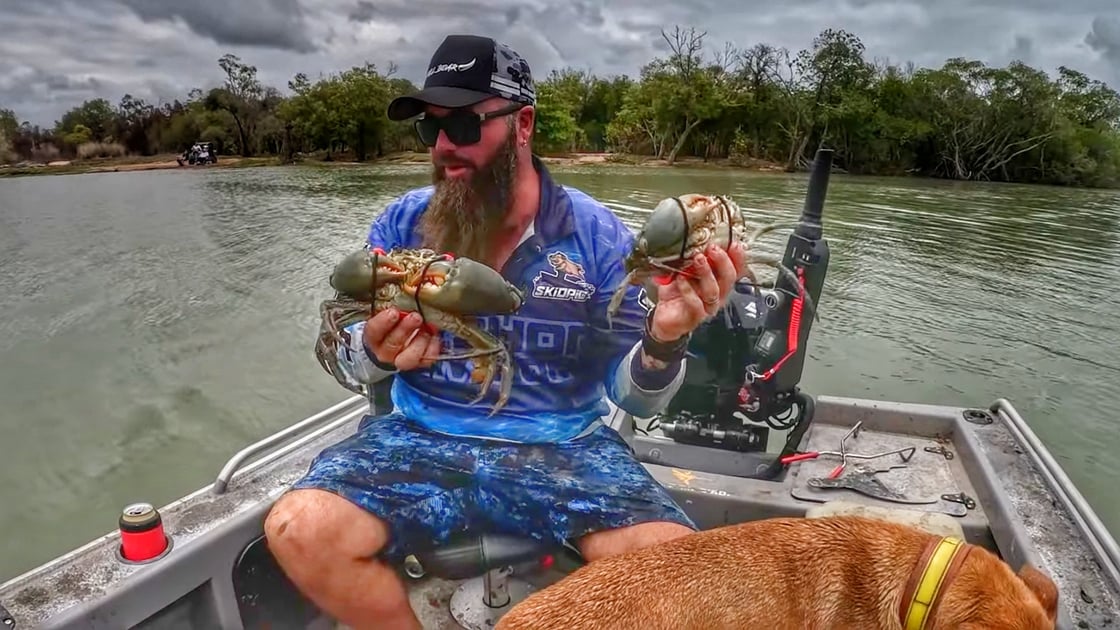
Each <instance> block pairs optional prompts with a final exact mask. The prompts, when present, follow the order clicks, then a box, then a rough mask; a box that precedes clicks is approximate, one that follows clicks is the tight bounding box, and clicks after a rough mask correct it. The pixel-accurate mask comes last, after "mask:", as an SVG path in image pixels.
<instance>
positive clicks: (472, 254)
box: [417, 128, 517, 263]
mask: <svg viewBox="0 0 1120 630" xmlns="http://www.w3.org/2000/svg"><path fill="white" fill-rule="evenodd" d="M516 177H517V138H516V134H515V133H514V130H513V129H512V128H511V129H510V133H509V135H508V136H507V137H506V141H505V143H504V144H503V145H502V147H501V148H500V149H499V150H498V153H497V155H495V156H494V159H492V160H490V162H489V163H488V164H487V165H486V166H484V167H483V168H481V169H479V170H478V171H477V172H475V173H474V175H472V176H471V177H470V178H469V181H467V180H462V179H447V178H446V176H445V174H444V169H443V167H442V166H435V167H434V168H433V169H432V183H433V184H435V193H433V195H432V198H431V200H430V201H429V202H428V208H427V210H425V211H424V213H423V215H421V217H420V223H419V225H418V226H417V229H418V230H419V231H420V236H421V238H422V239H423V243H424V246H425V247H430V248H432V249H434V250H436V251H438V252H449V253H452V254H454V255H456V256H462V257H465V258H471V259H473V260H477V261H479V262H484V263H486V262H489V256H490V254H491V253H492V251H491V250H492V249H493V246H494V236H495V234H497V233H498V231H499V230H500V229H501V228H502V225H503V223H504V222H505V220H506V216H507V215H508V213H509V209H510V206H511V205H512V201H513V185H514V182H515V181H516Z"/></svg>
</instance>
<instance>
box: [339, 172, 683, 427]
mask: <svg viewBox="0 0 1120 630" xmlns="http://www.w3.org/2000/svg"><path fill="white" fill-rule="evenodd" d="M533 165H534V167H535V168H536V169H537V171H538V173H539V174H540V179H541V191H540V193H541V194H540V208H539V210H538V213H537V216H536V218H535V219H534V221H533V223H532V225H531V227H530V229H529V230H527V233H526V236H525V237H524V238H523V240H522V242H521V244H520V245H519V246H518V247H517V248H516V249H515V250H514V253H513V255H512V256H511V257H510V259H509V261H508V262H507V263H506V264H505V267H504V268H503V269H502V270H501V273H502V275H503V276H504V277H505V279H506V280H507V281H509V282H510V283H511V284H513V285H514V286H517V287H518V288H520V289H521V291H522V292H523V294H524V296H525V302H524V304H523V305H522V307H521V308H520V310H519V311H518V312H517V313H515V314H512V315H491V316H482V317H479V318H478V326H479V327H481V328H483V329H485V330H486V331H487V332H489V333H490V334H491V335H494V336H495V337H497V338H499V339H502V340H503V341H504V343H505V345H506V347H507V348H508V349H509V351H510V357H511V359H512V365H511V370H510V373H511V375H512V378H513V386H512V390H511V393H510V397H509V401H508V402H507V403H506V405H505V407H503V408H502V409H501V410H499V411H498V413H496V414H494V415H493V416H490V417H488V414H489V413H490V411H491V409H492V407H493V405H494V403H495V402H496V401H497V397H498V393H499V385H500V383H499V380H500V374H499V376H498V378H496V379H495V382H494V383H493V384H492V385H491V388H490V391H489V392H488V393H487V395H486V396H485V397H484V398H483V399H482V400H480V401H479V402H478V403H476V404H473V405H472V404H470V401H471V400H473V399H474V398H475V397H476V396H477V395H478V393H479V384H476V383H474V382H472V381H471V378H470V367H471V366H470V365H469V364H468V362H467V360H444V361H437V362H436V363H435V365H433V366H432V367H430V368H420V369H416V370H409V371H405V372H386V371H384V370H381V369H380V368H378V367H377V366H376V365H374V363H373V360H372V358H371V357H370V355H369V354H368V352H367V350H366V349H365V347H364V344H363V343H362V339H363V337H362V332H363V329H364V327H365V322H364V321H363V322H359V323H357V324H353V325H351V326H349V327H348V329H347V330H348V331H349V333H350V334H349V335H346V336H345V337H348V338H349V341H348V345H344V346H341V347H340V348H339V352H338V357H337V358H338V366H339V368H340V371H341V372H342V374H343V375H344V378H345V380H347V381H348V382H350V383H351V384H353V385H358V384H362V385H369V384H372V383H374V382H377V381H378V380H381V379H383V378H385V377H386V376H388V375H389V374H395V378H394V383H393V387H392V394H391V395H392V400H393V405H394V407H395V409H396V410H397V411H400V412H402V413H404V414H405V415H406V416H407V417H408V418H410V419H412V420H413V421H415V422H417V423H418V424H420V425H421V426H423V427H425V428H427V429H429V430H432V431H435V432H439V433H444V434H449V435H456V436H465V437H479V438H486V439H494V440H504V441H510V442H522V443H524V442H563V441H567V440H571V439H575V438H578V437H580V436H581V435H584V434H586V433H587V432H589V431H590V430H593V429H594V428H595V427H596V426H598V425H597V421H598V419H599V418H600V417H602V416H603V415H605V414H606V413H608V412H609V410H610V408H609V406H608V405H607V402H606V400H605V397H609V398H610V400H611V401H613V402H614V403H615V404H616V405H617V406H618V407H619V408H621V409H623V410H625V411H628V412H629V413H631V414H633V415H635V416H637V417H643V418H648V417H651V416H653V415H655V414H656V413H657V412H658V411H660V410H661V409H663V408H664V407H665V406H666V405H667V404H668V402H669V400H670V399H671V398H672V396H673V395H674V394H675V393H676V391H677V390H678V388H679V387H680V384H681V382H682V380H683V378H684V373H685V366H684V360H683V359H682V360H681V361H680V362H679V363H677V364H675V365H671V366H669V367H668V368H667V369H665V370H659V371H654V372H651V371H647V370H645V369H644V368H642V367H641V361H640V358H639V356H638V355H639V352H640V345H641V338H642V332H643V330H644V328H645V319H646V317H647V315H648V313H649V312H650V310H651V309H652V308H653V305H652V303H651V302H650V301H649V300H648V298H647V297H646V295H645V290H644V289H643V288H641V287H638V286H630V287H629V289H628V291H627V293H626V297H625V299H624V301H623V303H622V306H621V308H620V309H619V311H618V313H616V314H615V315H614V316H613V317H612V322H611V323H612V326H611V327H610V328H608V326H607V318H606V310H607V304H608V302H609V301H610V299H611V296H612V295H613V293H614V291H615V289H616V288H617V287H618V286H619V284H620V283H621V282H622V281H623V280H624V279H625V276H626V271H625V269H624V268H623V260H624V259H625V257H626V256H627V255H628V254H629V252H630V250H631V248H632V247H633V244H634V233H633V232H632V231H631V230H630V229H629V228H628V227H626V225H625V224H623V223H622V221H621V220H620V219H619V218H618V217H617V216H615V214H614V213H613V212H611V211H610V210H609V209H608V208H607V207H606V206H604V205H603V204H601V203H599V202H598V201H596V200H594V199H592V198H591V197H590V196H589V195H587V194H585V193H583V192H581V191H580V190H578V189H575V188H571V187H568V186H561V185H558V184H556V183H555V181H554V180H553V179H552V177H551V175H549V173H548V170H547V169H546V168H545V166H544V164H543V163H541V162H540V160H538V159H536V158H534V160H533ZM433 192H434V188H433V187H431V186H427V187H424V188H419V189H415V190H412V191H409V192H407V193H405V194H404V195H402V196H401V197H399V198H398V199H396V200H395V201H393V202H392V203H391V204H390V205H389V206H388V207H387V208H386V209H385V211H384V212H383V213H381V214H380V215H378V216H377V217H376V218H375V219H374V221H373V223H372V225H371V226H370V230H369V235H368V245H369V247H371V248H377V247H380V248H381V249H383V250H385V251H389V250H390V249H392V248H394V247H405V248H412V247H419V246H420V235H419V234H418V233H417V231H416V230H415V226H416V225H417V222H418V219H419V217H420V215H421V213H423V211H424V209H425V208H427V206H428V201H429V199H430V198H431V196H432V193H433ZM441 334H442V336H443V346H444V353H458V352H460V351H463V350H467V349H469V346H467V344H466V343H465V342H463V341H462V340H460V339H458V338H456V337H454V336H453V335H452V334H451V333H450V332H447V331H442V333H441Z"/></svg>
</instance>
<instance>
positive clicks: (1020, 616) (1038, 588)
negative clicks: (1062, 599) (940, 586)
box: [932, 552, 1058, 630]
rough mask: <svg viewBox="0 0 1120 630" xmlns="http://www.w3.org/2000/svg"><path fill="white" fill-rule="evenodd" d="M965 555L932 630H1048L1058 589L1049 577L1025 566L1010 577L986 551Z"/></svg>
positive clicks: (1054, 614) (1008, 570)
mask: <svg viewBox="0 0 1120 630" xmlns="http://www.w3.org/2000/svg"><path fill="white" fill-rule="evenodd" d="M971 555H972V557H971V558H969V561H968V562H966V563H965V566H964V567H962V570H961V573H960V575H959V576H958V577H957V579H956V580H955V584H952V585H950V586H949V592H947V593H946V594H945V595H946V597H945V600H944V601H943V602H942V604H941V610H940V611H939V612H938V615H937V619H935V620H934V623H933V628H932V630H948V629H949V628H957V629H958V630H1054V627H1055V623H1056V620H1057V617H1058V587H1057V586H1056V585H1055V584H1054V582H1053V580H1051V579H1050V578H1049V576H1047V575H1046V574H1045V573H1043V572H1042V571H1039V570H1038V569H1036V568H1035V567H1033V566H1031V565H1029V564H1024V565H1023V567H1022V568H1021V569H1020V570H1019V573H1018V574H1015V573H1014V572H1013V571H1012V570H1011V567H1009V566H1007V565H1006V564H1005V563H1004V562H1003V561H1002V560H1000V559H999V558H997V557H996V556H994V555H992V554H990V553H987V552H984V553H973V554H971ZM969 565H971V566H969Z"/></svg>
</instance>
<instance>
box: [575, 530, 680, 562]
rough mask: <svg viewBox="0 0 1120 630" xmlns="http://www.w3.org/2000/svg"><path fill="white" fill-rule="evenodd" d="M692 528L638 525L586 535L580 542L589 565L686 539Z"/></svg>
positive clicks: (580, 547)
mask: <svg viewBox="0 0 1120 630" xmlns="http://www.w3.org/2000/svg"><path fill="white" fill-rule="evenodd" d="M694 531H695V530H693V529H692V528H690V527H687V526H685V525H681V524H680V523H673V522H670V521H653V522H647V523H638V524H637V525H629V526H627V527H620V528H618V529H608V530H603V531H598V532H594V533H591V534H587V535H586V536H584V537H583V538H581V539H580V540H579V545H578V546H579V550H580V554H581V555H582V556H583V557H584V559H585V560H586V561H587V562H593V561H595V560H599V559H602V558H607V557H610V556H616V555H619V554H623V553H627V552H630V551H635V550H637V549H641V548H643V547H648V546H650V545H657V544H661V543H664V542H668V541H670V540H673V539H674V538H680V537H681V536H687V535H689V534H691V533H693V532H694Z"/></svg>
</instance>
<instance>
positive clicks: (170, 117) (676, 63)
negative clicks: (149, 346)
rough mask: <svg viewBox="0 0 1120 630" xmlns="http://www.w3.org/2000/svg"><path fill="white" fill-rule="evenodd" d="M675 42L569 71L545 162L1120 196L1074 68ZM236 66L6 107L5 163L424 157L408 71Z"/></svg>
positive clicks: (1115, 143)
mask: <svg viewBox="0 0 1120 630" xmlns="http://www.w3.org/2000/svg"><path fill="white" fill-rule="evenodd" d="M661 35H662V37H663V38H664V40H665V42H666V44H667V45H668V51H667V53H666V54H665V55H663V56H661V57H659V58H656V59H653V60H651V61H650V62H649V63H647V64H646V65H645V66H644V67H642V69H641V71H640V73H639V75H638V76H637V77H630V76H614V77H601V76H596V75H594V74H593V73H591V72H588V71H585V70H580V69H576V68H565V69H558V70H553V71H551V72H550V73H549V74H548V75H547V76H545V77H540V78H538V85H537V95H538V107H537V110H538V114H537V129H536V140H535V146H536V148H537V150H538V151H539V152H541V153H545V154H561V153H572V152H609V153H614V154H619V155H620V156H621V155H636V156H648V157H654V158H658V159H662V160H665V161H667V162H669V163H673V162H675V161H676V160H678V159H679V158H681V157H684V156H690V157H695V158H701V159H703V160H706V161H715V160H720V161H727V162H730V163H732V164H747V163H751V162H753V161H768V162H776V163H779V164H781V165H783V166H784V167H785V168H786V169H787V170H791V171H792V170H799V169H802V168H804V167H805V166H806V165H807V163H808V162H809V161H810V160H811V159H812V156H813V154H814V152H815V150H816V148H817V147H818V146H821V145H825V146H830V147H832V148H834V149H835V163H836V165H837V166H838V167H839V168H842V169H844V170H846V171H848V172H851V173H863V174H904V173H910V174H919V175H925V176H930V177H939V178H949V179H958V180H985V181H1015V182H1032V183H1047V184H1059V185H1071V186H1117V185H1120V94H1117V92H1116V91H1115V90H1113V89H1112V88H1110V87H1109V86H1108V85H1106V84H1105V83H1103V82H1101V81H1097V80H1093V79H1090V78H1089V77H1088V76H1086V75H1085V74H1084V73H1082V72H1079V71H1077V70H1074V69H1072V68H1068V67H1064V66H1063V67H1061V68H1059V69H1058V72H1057V76H1056V77H1051V76H1049V75H1047V74H1046V73H1045V72H1043V71H1041V70H1038V69H1036V68H1033V67H1031V66H1029V65H1027V64H1024V63H1021V62H1018V61H1016V62H1012V63H1010V64H1008V65H1007V66H1005V67H992V66H989V65H986V64H984V63H982V62H980V61H976V60H970V59H965V58H961V57H956V58H951V59H948V60H947V61H946V62H945V63H944V64H943V65H942V66H941V67H940V68H919V67H915V66H914V64H912V63H906V64H902V65H898V64H892V63H887V62H881V61H870V60H868V59H867V58H866V53H865V49H864V45H863V43H862V42H861V41H860V39H859V38H858V37H857V36H856V35H854V34H852V33H850V32H847V31H844V30H838V29H827V30H825V31H823V32H821V33H820V34H819V35H818V36H817V37H815V38H814V40H813V42H812V44H811V46H809V47H808V48H806V49H804V50H800V51H797V52H792V51H790V50H788V49H785V48H781V47H776V46H771V45H769V44H765V43H760V44H755V45H753V46H751V47H749V48H741V47H737V46H735V45H733V44H730V43H728V44H725V45H724V46H723V47H722V48H711V47H706V45H705V34H704V33H703V32H699V31H697V30H696V29H693V28H682V27H676V28H674V29H673V30H671V31H663V32H662V34H661ZM218 67H219V69H220V70H221V72H222V74H223V75H224V81H223V83H222V84H221V85H220V86H219V87H215V88H213V89H210V90H208V91H203V90H200V89H195V90H192V91H191V92H190V93H189V95H188V96H187V98H186V99H185V100H176V101H174V102H172V103H166V104H163V105H160V106H154V105H151V104H149V103H146V102H144V101H142V100H140V99H137V98H134V97H132V96H131V95H127V94H126V95H125V96H124V97H123V98H122V99H121V101H120V103H119V104H117V105H116V106H113V105H112V104H111V103H109V102H108V101H107V100H105V99H95V100H89V101H86V102H85V103H82V104H81V105H79V106H77V107H75V108H74V109H72V110H70V111H68V112H67V113H66V114H65V115H63V116H62V118H61V120H58V121H57V122H56V123H55V125H54V127H53V128H52V129H41V128H39V127H37V126H32V125H29V124H27V123H23V124H19V123H18V122H17V118H16V116H15V114H14V113H13V112H12V111H10V110H4V109H0V162H2V161H9V162H11V161H16V160H21V159H23V160H28V159H39V160H44V159H51V158H58V157H73V156H79V157H88V156H95V155H116V154H126V153H127V154H137V155H153V154H158V153H171V152H174V153H178V152H182V151H183V150H185V149H186V148H188V147H189V146H190V145H191V144H193V143H194V142H196V141H210V142H214V143H215V144H216V145H217V147H218V151H219V153H223V154H235V155H242V156H255V155H270V156H280V157H282V158H284V159H288V160H290V159H293V158H294V156H299V155H304V156H306V155H313V154H314V155H318V156H321V157H322V158H323V159H328V160H330V159H340V158H341V156H343V155H345V157H346V159H356V160H366V159H370V158H374V157H380V156H384V155H386V154H390V153H395V152H400V151H422V150H423V147H422V146H421V145H420V144H419V143H418V141H417V140H416V138H415V137H414V135H413V133H412V129H411V126H410V123H407V122H405V123H394V122H391V121H389V120H388V119H387V118H386V116H385V109H386V107H387V105H388V103H389V101H390V99H392V98H393V97H395V96H397V95H399V94H401V93H404V92H407V91H410V90H413V89H415V86H414V85H413V84H412V83H411V82H410V81H408V80H407V79H403V78H400V77H398V76H396V70H397V69H396V67H395V66H393V65H390V66H389V67H388V68H385V69H384V70H381V69H379V68H377V67H376V66H375V65H373V64H366V65H364V66H360V67H354V68H350V69H348V70H345V71H342V72H337V73H333V74H329V75H324V76H320V77H319V78H317V79H312V78H309V77H308V76H307V75H306V74H303V73H300V74H297V75H295V76H294V77H293V78H292V80H290V81H289V82H288V85H287V87H288V94H286V95H285V94H283V93H281V92H280V90H278V89H277V88H275V87H273V86H268V85H264V84H262V82H261V81H260V79H259V78H258V76H257V69H256V67H255V66H253V65H251V64H248V63H245V62H243V61H242V60H241V59H239V58H238V57H236V56H233V55H229V54H227V55H224V56H223V57H221V58H220V59H219V60H218Z"/></svg>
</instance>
